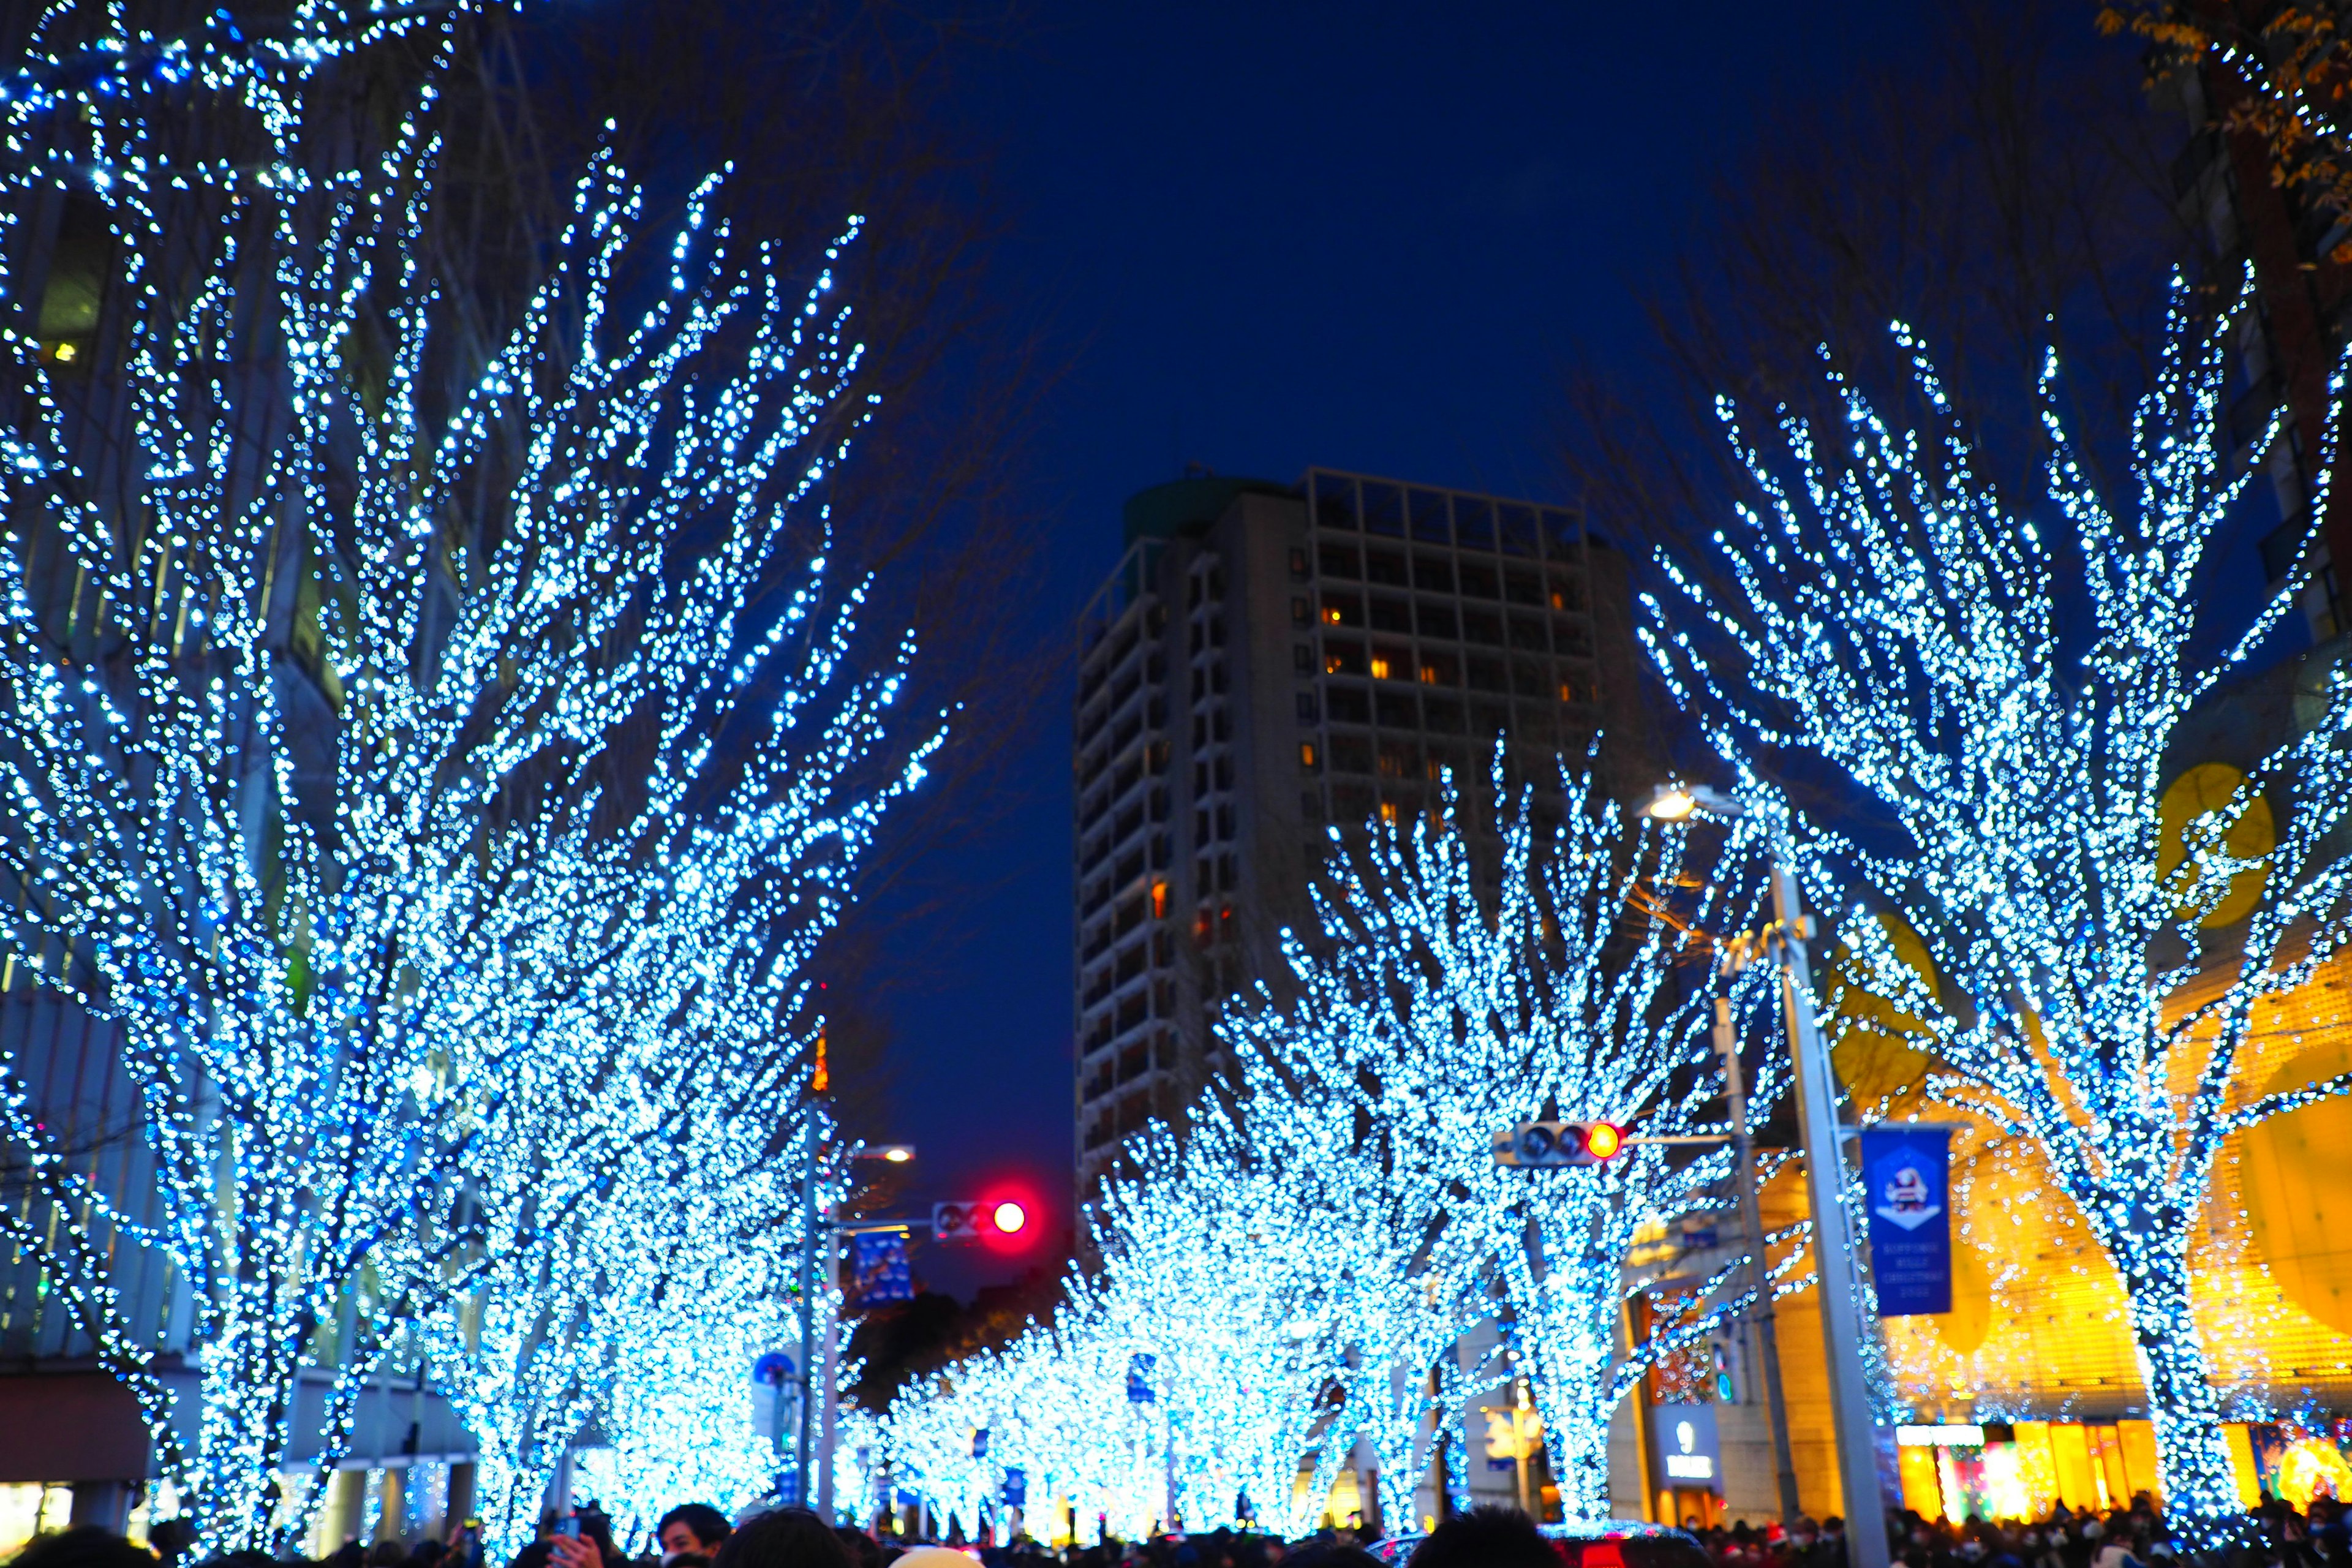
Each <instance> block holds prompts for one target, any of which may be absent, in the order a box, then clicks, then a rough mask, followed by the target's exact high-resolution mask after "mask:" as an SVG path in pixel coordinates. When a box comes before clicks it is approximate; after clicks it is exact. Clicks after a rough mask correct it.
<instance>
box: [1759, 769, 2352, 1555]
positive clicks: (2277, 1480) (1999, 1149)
mask: <svg viewBox="0 0 2352 1568" xmlns="http://www.w3.org/2000/svg"><path fill="white" fill-rule="evenodd" d="M2240 777H2241V775H2240V774H2239V773H2237V772H2236V770H2234V769H2231V768H2229V767H2227V766H2223V765H2220V764H2209V765H2207V766H2204V767H2200V768H2194V769H2190V770H2189V771H2188V772H2187V773H2183V774H2182V775H2181V776H2180V777H2179V779H2177V780H2176V782H2175V784H2174V785H2173V787H2172V789H2171V790H2170V791H2169V792H2168V795H2167V798H2166V802H2165V805H2166V826H2167V827H2168V830H2169V832H2168V837H2169V838H2170V840H2171V841H2172V842H2173V843H2174V844H2176V845H2177V843H2178V838H2179V831H2180V827H2181V826H2182V824H2183V823H2185V822H2186V821H2187V820H2188V818H2189V816H2192V815H2194V814H2195V813H2198V812H2201V811H2206V810H2211V809H2216V808H2218V807H2220V806H2221V805H2223V804H2225V803H2226V802H2227V801H2228V800H2229V799H2230V796H2231V791H2233V790H2234V789H2235V788H2236V786H2237V784H2238V781H2239V779H2240ZM2272 831H2273V824H2272V821H2271V818H2270V815H2269V812H2268V810H2267V808H2266V807H2265V806H2264V805H2263V803H2262V802H2260V801H2257V802H2256V803H2255V805H2254V809H2253V810H2252V811H2249V812H2247V813H2246V814H2245V816H2243V817H2242V819H2241V821H2240V822H2239V823H2238V824H2237V825H2236V826H2235V827H2233V829H2232V832H2231V839H2230V843H2229V848H2230V850H2231V853H2232V854H2235V855H2240V856H2244V857H2247V858H2252V857H2255V856H2259V855H2260V854H2261V853H2263V851H2265V850H2267V849H2268V848H2269V847H2270V842H2271V834H2272ZM2167 858H2168V860H2171V861H2174V862H2177V861H2178V859H2179V853H2178V850H2177V848H2175V849H2173V850H2171V851H2169V852H2168V856H2167ZM2162 868H2163V869H2166V870H2170V869H2171V868H2170V866H2165V867H2162ZM2262 877H2263V873H2262V872H2261V870H2259V869H2255V870H2252V871H2247V872H2243V873H2241V874H2240V875H2239V877H2238V878H2237V879H2236V880H2235V881H2234V882H2233V883H2232V885H2231V891H2230V896H2229V898H2228V900H2227V901H2226V902H2225V903H2224V904H2223V906H2222V907H2221V909H2219V910H2216V911H2215V912H2214V915H2213V916H2212V917H2211V918H2210V919H2209V920H2208V921H2206V922H2205V924H2206V925H2207V926H2208V927H2209V928H2211V929H2210V935H2209V938H2208V942H2209V946H2208V951H2207V953H2206V966H2205V977H2204V978H2203V979H2200V981H2198V982H2196V983H2193V984H2191V985H2190V986H2189V987H2187V988H2185V994H2182V995H2179V996H2178V997H2176V998H2175V999H2174V1009H2175V1011H2174V1016H2184V1015H2185V1014H2186V1013H2187V1011H2188V1010H2189V1009H2191V1008H2194V1007H2196V1006H2197V1005H2200V1003H2202V1002H2203V1001H2205V1000H2207V999H2209V998H2210V997H2212V996H2214V995H2217V994H2219V993H2220V992H2221V989H2222V988H2223V987H2224V986H2225V985H2226V984H2228V981H2229V977H2230V974H2231V967H2232V966H2233V965H2234V963H2235V962H2236V960H2237V953H2236V952H2235V951H2234V943H2233V942H2231V940H2230V938H2231V934H2232V933H2231V928H2232V927H2234V926H2236V925H2237V923H2238V922H2239V921H2242V920H2243V919H2244V918H2245V916H2246V915H2247V914H2248V913H2250V912H2251V911H2252V909H2253V908H2254V907H2255V905H2256V903H2257V902H2258V900H2260V898H2261V897H2262V894H2263V885H2262ZM1888 930H1889V931H1890V933H1891V934H1892V935H1893V936H1894V938H1895V945H1896V948H1897V951H1898V952H1899V953H1900V954H1901V956H1903V958H1904V959H1905V960H1906V962H1907V963H1911V964H1912V965H1913V967H1915V968H1916V969H1917V970H1918V971H1919V972H1920V973H1921V974H1922V975H1923V976H1924V977H1926V978H1927V980H1928V981H1929V983H1930V984H1933V983H1934V981H1935V976H1934V974H1933V973H1932V971H1931V969H1930V968H1929V966H1928V963H1927V953H1926V952H1925V951H1924V949H1923V948H1922V947H1921V946H1920V945H1919V943H1918V942H1917V940H1916V937H1914V936H1913V935H1912V934H1911V933H1910V931H1908V930H1907V929H1905V928H1903V927H1902V925H1901V922H1899V921H1889V922H1888ZM1833 994H1834V993H1833ZM1832 1007H1833V1010H1834V1013H1835V1014H1836V1016H1835V1017H1834V1018H1833V1019H1832V1020H1830V1022H1831V1023H1832V1027H1833V1028H1834V1029H1835V1030H1836V1032H1837V1038H1838V1041H1839V1043H1838V1045H1837V1047H1836V1051H1835V1055H1836V1059H1837V1065H1838V1068H1839V1076H1840V1077H1841V1079H1843V1080H1844V1081H1845V1082H1846V1084H1847V1085H1848V1087H1849V1089H1851V1090H1852V1091H1853V1096H1854V1099H1855V1100H1856V1101H1857V1103H1859V1104H1860V1105H1862V1106H1863V1107H1864V1110H1865V1115H1866V1116H1868V1117H1869V1118H1870V1119H1876V1118H1877V1117H1879V1116H1891V1117H1895V1118H1909V1117H1912V1116H1916V1117H1917V1118H1919V1119H1920V1120H1923V1121H1938V1120H1948V1121H1952V1122H1953V1123H1954V1124H1955V1128H1956V1130H1955V1131H1954V1134H1953V1141H1952V1159H1953V1163H1952V1184H1953V1205H1954V1209H1955V1213H1956V1216H1957V1225H1956V1226H1955V1232H1954V1237H1953V1241H1954V1247H1953V1302H1952V1310H1951V1311H1950V1312H1949V1313H1948V1314H1946V1315H1943V1316H1938V1317H1915V1318H1893V1319H1888V1320H1886V1321H1885V1346H1886V1351H1887V1357H1888V1362H1889V1365H1890V1368H1891V1371H1892V1373H1893V1374H1894V1378H1895V1384H1896V1386H1897V1388H1898V1390H1899V1391H1900V1393H1901V1395H1902V1397H1903V1398H1904V1400H1905V1402H1906V1403H1907V1404H1908V1405H1910V1406H1911V1407H1912V1409H1913V1410H1914V1411H1915V1412H1916V1413H1917V1414H1918V1415H1919V1416H1920V1418H1921V1419H1923V1420H1931V1421H1948V1422H1962V1423H1967V1422H1978V1421H1993V1422H1997V1423H2000V1424H2002V1425H2003V1426H2007V1427H2008V1428H2009V1434H2010V1440H2009V1441H2008V1442H2006V1443H1994V1444H1990V1445H1989V1446H1987V1447H1985V1448H1984V1449H1983V1450H1982V1451H1981V1452H1978V1451H1975V1450H1953V1449H1948V1448H1937V1447H1919V1448H1913V1449H1904V1450H1901V1451H1899V1453H1898V1456H1897V1463H1898V1468H1899V1469H1900V1471H1901V1475H1902V1479H1903V1492H1904V1496H1905V1500H1906V1502H1907V1503H1909V1504H1910V1505H1911V1506H1913V1507H1916V1508H1918V1509H1919V1510H1920V1511H1921V1512H1923V1513H1937V1512H1941V1513H1945V1514H1948V1515H1949V1516H1951V1517H1954V1518H1958V1517H1961V1516H1962V1515H1963V1514H1964V1513H1965V1512H1966V1511H1967V1510H1968V1509H1969V1508H1971V1507H1973V1508H1976V1509H1978V1510H1980V1511H1990V1512H1993V1513H1996V1514H2000V1515H2007V1516H2011V1517H2017V1516H2021V1515H2026V1516H2039V1515H2040V1514H2042V1513H2043V1512H2045V1511H2046V1510H2048V1509H2049V1507H2050V1506H2051V1504H2053V1502H2058V1501H2063V1502H2065V1503H2066V1504H2067V1505H2068V1506H2070V1507H2073V1508H2077V1509H2079V1508H2084V1507H2094V1508H2102V1507H2108V1506H2122V1505H2124V1504H2125V1503H2126V1502H2128V1500H2129V1499H2130V1496H2131V1494H2132V1493H2133V1492H2136V1491H2141V1490H2147V1491H2151V1492H2153V1491H2156V1490H2157V1478H2156V1461H2155V1443H2154V1438H2153V1436H2152V1434H2151V1431H2150V1428H2149V1427H2148V1425H2147V1421H2146V1419H2145V1415H2146V1405H2145V1398H2144V1394H2143V1391H2142V1387H2141V1381H2140V1376H2139V1373H2138V1370H2137V1365H2136V1363H2135V1360H2134V1355H2133V1350H2132V1341H2131V1335H2130V1331H2129V1328H2128V1325H2127V1322H2126V1316H2125V1304H2124V1293H2123V1289H2122V1286H2121V1283H2120V1281H2119V1280H2118V1279H2117V1277H2116V1271H2115V1269H2114V1268H2113V1267H2112V1266H2111V1265H2110V1264H2109V1263H2108V1262H2107V1260H2106V1258H2105V1257H2104V1256H2103V1255H2102V1253H2101V1252H2100V1250H2099V1248H2098V1247H2097V1245H2096V1244H2095V1242H2094V1241H2093V1240H2092V1238H2091V1237H2090V1235H2089V1233H2088V1231H2087V1230H2086V1229H2085V1227H2084V1226H2083V1224H2082V1222H2081V1219H2080V1217H2079V1215H2077V1214H2076V1213H2075V1211H2074V1205H2072V1203H2071V1202H2070V1201H2069V1200H2068V1199H2067V1198H2066V1197H2065V1196H2064V1195H2063V1193H2061V1192H2060V1191H2059V1189H2058V1188H2057V1187H2056V1185H2055V1184H2054V1183H2053V1182H2052V1181H2051V1180H2050V1178H2049V1175H2048V1173H2047V1171H2046V1169H2045V1168H2044V1166H2043V1163H2042V1158H2041V1156H2040V1153H2039V1152H2038V1150H2037V1149H2036V1148H2035V1147H2034V1146H2032V1144H2030V1143H2025V1142H2020V1141H2017V1140H2014V1139H2009V1138H2004V1137H2000V1136H1996V1135H1993V1134H1992V1133H1990V1131H1988V1130H1987V1129H1985V1128H1984V1127H1982V1126H1981V1125H1972V1124H1968V1123H1967V1122H1966V1120H1965V1119H1964V1118H1960V1117H1957V1116H1954V1115H1952V1114H1951V1113H1950V1112H1948V1111H1942V1110H1938V1108H1937V1107H1936V1106H1935V1105H1934V1104H1933V1103H1932V1102H1930V1101H1929V1100H1927V1099H1926V1098H1925V1097H1924V1095H1922V1094H1921V1092H1920V1091H1919V1089H1917V1087H1916V1086H1917V1085H1918V1084H1919V1082H1920V1080H1921V1078H1922V1076H1923V1074H1924V1072H1925V1070H1926V1069H1927V1067H1928V1066H1929V1064H1928V1062H1927V1059H1926V1058H1925V1057H1924V1056H1922V1055H1921V1053H1919V1052H1918V1051H1916V1050H1915V1049H1913V1048H1912V1047H1911V1046H1910V1045H1909V1044H1908V1043H1907V1041H1906V1037H1905V1036H1906V1030H1905V1026H1906V1024H1908V1023H1909V1022H1910V1020H1908V1019H1906V1018H1903V1017H1902V1016H1899V1015H1897V1014H1895V1012H1894V1011H1893V1010H1892V1009H1891V1008H1890V1007H1889V1006H1888V1005H1886V1004H1885V1003H1884V1002H1883V1001H1879V1000H1877V999H1876V998H1873V997H1870V996H1866V995H1859V994H1853V993H1852V992H1847V993H1843V994H1834V1000H1833V1002H1832ZM2030 1023H2031V1021H2030V1020H2029V1025H2030ZM2184 1055H2185V1056H2187V1058H2189V1059H2185V1060H2181V1061H2179V1062H2177V1063H2176V1064H2175V1079H2176V1081H2174V1082H2173V1083H2172V1084H2171V1085H2170V1086H2169V1087H2170V1089H2171V1090H2172V1092H2173V1093H2174V1094H2176V1095H2185V1094H2186V1093H2187V1092H2188V1091H2189V1089H2190V1087H2191V1081H2190V1080H2191V1079H2192V1078H2193V1075H2194V1074H2195V1072H2196V1071H2197V1069H2198V1068H2200V1067H2201V1066H2202V1061H2201V1053H2184ZM2347 1069H2352V960H2347V959H2346V958H2343V957H2339V958H2337V959H2336V961H2334V962H2333V963H2330V964H2328V965H2327V966H2326V967H2325V968H2324V969H2323V970H2322V971H2321V972H2320V973H2318V975H2317V976H2316V977H2315V979H2314V980H2313V981H2312V982H2311V983H2310V984H2306V985H2305V986H2304V987H2303V988H2302V989H2300V990H2299V991H2296V992H2294V993H2293V994H2289V995H2287V996H2285V997H2283V998H2281V999H2279V1000H2278V1001H2276V1002H2275V1003H2274V1004H2272V1005H2264V1006H2262V1007H2259V1008H2258V1009H2257V1010H2256V1013H2255V1016H2254V1017H2253V1020H2252V1030H2251V1034H2250V1037H2249V1039H2248V1040H2247V1043H2246V1046H2245V1048H2244V1050H2243V1052H2242V1056H2241V1058H2240V1061H2239V1064H2238V1068H2237V1070H2236V1072H2235V1074H2234V1075H2233V1077H2234V1083H2235V1086H2236V1087H2235V1088H2234V1089H2233V1090H2232V1093H2231V1101H2232V1102H2233V1103H2242V1102H2245V1101H2248V1100H2254V1099H2256V1098H2259V1097H2260V1096H2262V1095H2263V1094H2267V1093H2270V1092H2273V1091H2276V1090H2280V1089H2293V1088H2296V1087H2300V1086H2301V1085H2304V1084H2308V1083H2312V1082H2315V1081H2317V1080H2322V1079H2327V1078H2329V1077H2331V1076H2333V1075H2335V1074H2336V1073H2339V1072H2343V1071H2346V1070H2347ZM1787 1185H1789V1186H1790V1187H1794V1188H1796V1192H1792V1193H1782V1194H1776V1196H1778V1197H1779V1198H1780V1204H1779V1205H1776V1206H1778V1207H1781V1208H1782V1209H1783V1210H1784V1212H1793V1211H1795V1210H1797V1209H1798V1207H1799V1205H1800V1204H1801V1196H1799V1195H1797V1194H1798V1193H1801V1187H1800V1186H1798V1184H1796V1183H1795V1182H1793V1181H1792V1182H1790V1183H1789V1184H1787ZM2192 1268H2193V1271H2194V1275H2195V1280H2196V1313H2197V1322H2196V1326H2197V1329H2198V1331H2200V1333H2201V1334H2202V1336H2203V1338H2204V1342H2205V1346H2206V1351H2207V1354H2208V1356H2209V1358H2210V1364H2211V1366H2212V1369H2213V1376H2214V1380H2215V1382H2216V1384H2217V1385H2218V1386H2219V1387H2220V1388H2221V1391H2222V1394H2223V1402H2224V1405H2226V1406H2227V1407H2229V1408H2230V1409H2231V1411H2232V1413H2233V1414H2240V1415H2244V1416H2245V1417H2246V1418H2247V1419H2246V1421H2245V1422H2243V1423H2240V1424H2236V1425H2233V1426H2232V1427H2231V1434H2230V1438H2231V1450H2232V1453H2233V1455H2234V1457H2235V1458H2236V1461H2237V1463H2236V1468H2237V1471H2238V1478H2239V1486H2240V1491H2241V1493H2242V1496H2243V1497H2244V1498H2245V1499H2246V1500H2247V1501H2248V1502H2250V1503H2251V1502H2252V1501H2254V1500H2257V1497H2258V1495H2259V1494H2258V1490H2257V1488H2258V1486H2260V1487H2267V1488H2269V1489H2273V1490H2276V1491H2279V1492H2281V1493H2283V1494H2284V1495H2287V1496H2289V1497H2304V1498H2307V1497H2309V1496H2311V1495H2315V1494H2316V1493H2317V1492H2319V1491H2321V1490H2323V1489H2324V1490H2326V1491H2327V1492H2329V1493H2331V1494H2333V1495H2337V1496H2342V1495H2346V1494H2347V1493H2352V1462H2347V1458H2346V1457H2345V1449H2346V1448H2347V1447H2352V1426H2346V1427H2344V1428H2343V1429H2341V1430H2340V1432H2339V1431H2338V1430H2336V1428H2335V1414H2336V1413H2345V1414H2347V1415H2352V1099H2347V1098H2343V1097H2338V1098H2335V1099H2331V1100H2324V1101H2322V1102H2320V1103H2317V1104H2315V1105H2311V1106H2307V1107H2305V1108H2304V1109H2302V1110H2295V1111H2293V1112H2291V1113H2289V1114H2287V1115H2284V1116H2280V1117H2276V1118H2273V1119H2272V1120H2270V1121H2265V1122H2263V1123H2260V1124H2258V1125H2256V1126H2255V1127H2253V1128H2252V1129H2249V1130H2246V1131H2241V1132H2237V1133H2233V1134H2231V1136H2230V1137H2229V1138H2228V1139H2227V1141H2226V1142H2225V1143H2224V1145H2223V1147H2222V1149H2221V1152H2220V1154H2219V1156H2218V1158H2217V1163H2216V1166H2215V1172H2214V1180H2213V1183H2212V1191H2211V1196H2210V1202H2209V1203H2208V1205H2207V1208H2206V1212H2205V1215H2204V1216H2203V1224H2202V1226H2201V1228H2200V1234H2199V1236H2198V1237H2197V1240H2196V1243H2195V1247H2194V1251H2193V1253H2192ZM1813 1321H1816V1322H1817V1321H1818V1320H1817V1319H1815V1320H1813ZM1782 1342H1783V1344H1784V1346H1787V1347H1789V1353H1790V1357H1791V1359H1792V1360H1795V1361H1801V1362H1817V1360H1818V1358H1819V1355H1820V1350H1819V1339H1818V1336H1817V1332H1816V1333H1815V1334H1814V1337H1812V1338H1811V1339H1810V1340H1809V1339H1808V1338H1806V1336H1805V1335H1804V1334H1801V1333H1794V1334H1792V1333H1789V1332H1787V1331H1784V1332H1783V1341H1782ZM1807 1373H1808V1374H1809V1375H1810V1376H1811V1378H1813V1379H1818V1377H1819V1373H1818V1371H1817V1369H1814V1368H1812V1367H1810V1366H1809V1367H1808V1368H1807ZM1792 1393H1793V1390H1792ZM2298 1419H2300V1420H2303V1421H2305V1422H2308V1423H2309V1424H2310V1426H2311V1427H2312V1428H2313V1429H2312V1430H2309V1431H2305V1430H2304V1428H2303V1427H2301V1426H2296V1425H2295V1422H2296V1421H2297V1420H2298ZM2274 1421H2276V1422H2278V1423H2281V1424H2282V1425H2273V1422H2274ZM1996 1429H1997V1430H1998V1429H1999V1428H1996ZM2338 1436H2341V1437H2342V1438H2344V1439H2345V1442H2344V1445H2343V1446H2342V1447H2339V1445H2338V1442H2337V1441H2336V1438H2337V1437H2338ZM1822 1458H1824V1459H1825V1458H1826V1455H1825V1454H1823V1455H1822ZM1802 1459H1803V1456H1801V1464H1800V1468H1801V1470H1802V1469H1803V1468H1805V1467H1804V1465H1803V1463H1802ZM2339 1478H2340V1479H2339ZM1823 1479H1824V1481H1825V1482H1827V1483H1828V1484H1830V1485H1833V1481H1831V1480H1829V1479H1828V1478H1826V1477H1824V1478H1823Z"/></svg>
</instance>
